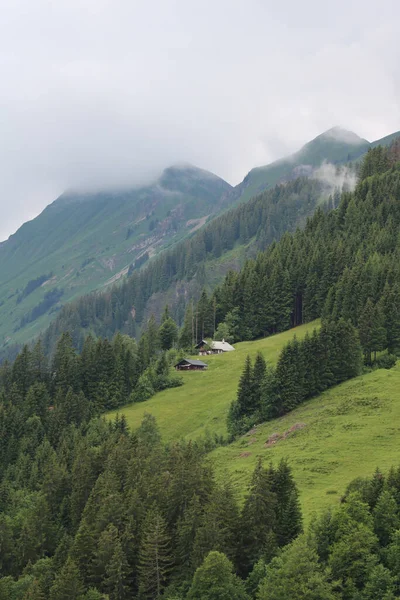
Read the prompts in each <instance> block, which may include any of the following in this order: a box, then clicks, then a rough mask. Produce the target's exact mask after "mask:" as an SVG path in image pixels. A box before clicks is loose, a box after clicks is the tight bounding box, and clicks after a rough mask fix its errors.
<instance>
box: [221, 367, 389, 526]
mask: <svg viewBox="0 0 400 600" xmlns="http://www.w3.org/2000/svg"><path fill="white" fill-rule="evenodd" d="M295 424H302V425H303V428H302V429H298V430H297V431H294V432H293V433H289V434H288V436H287V437H286V438H285V439H280V440H279V439H278V441H276V442H275V443H274V444H272V445H269V446H267V447H266V442H267V440H268V439H269V438H270V437H271V436H272V435H273V434H275V433H279V434H283V433H284V432H287V431H288V430H289V429H290V428H291V427H292V426H293V425H295ZM399 442H400V364H399V363H398V364H397V365H396V367H395V368H394V369H391V370H390V371H387V370H384V369H381V370H378V371H373V372H372V373H368V374H365V375H363V376H361V377H358V378H356V379H353V380H351V381H347V382H346V383H343V384H342V385H340V386H337V387H336V388H332V389H331V390H328V391H326V392H324V393H323V394H321V395H320V396H318V397H317V398H315V399H313V400H309V401H308V402H306V403H305V404H303V405H302V406H301V407H300V408H298V409H297V410H295V411H293V412H292V413H290V414H289V415H286V416H285V417H282V418H280V419H276V420H274V421H271V422H269V423H265V424H263V425H260V426H258V427H257V428H256V429H255V431H254V432H252V433H250V434H247V435H246V436H244V437H242V438H241V439H239V440H238V441H237V442H235V443H233V444H231V445H230V446H227V447H222V448H218V449H217V450H215V451H214V452H212V453H211V455H210V458H211V460H212V462H213V464H214V467H215V468H216V471H217V474H218V476H219V477H227V476H229V477H230V478H231V480H232V481H233V483H234V485H235V487H236V488H237V489H238V493H239V494H241V495H244V493H245V490H246V486H247V484H248V482H249V480H250V477H251V473H252V471H253V469H254V466H255V463H256V461H257V460H258V458H259V457H261V459H262V461H263V463H265V464H268V463H269V462H270V461H272V462H273V463H274V464H276V463H277V462H278V461H279V460H280V459H281V458H287V459H288V460H289V463H290V465H291V467H292V469H293V473H294V477H295V479H296V482H297V484H298V486H299V488H300V492H301V503H302V508H303V513H304V515H305V520H306V521H308V520H309V518H310V516H311V514H312V513H313V512H314V511H317V512H319V511H320V510H321V509H323V508H327V507H328V506H330V505H332V504H335V503H337V502H339V499H340V496H341V494H343V492H344V491H345V488H346V486H347V484H348V483H349V482H350V481H351V480H352V479H354V478H355V477H359V476H361V477H363V476H370V475H371V474H372V473H373V472H374V470H375V469H376V467H379V468H380V469H381V470H382V471H385V470H387V469H388V468H389V467H390V466H391V465H399V464H400V443H399Z"/></svg>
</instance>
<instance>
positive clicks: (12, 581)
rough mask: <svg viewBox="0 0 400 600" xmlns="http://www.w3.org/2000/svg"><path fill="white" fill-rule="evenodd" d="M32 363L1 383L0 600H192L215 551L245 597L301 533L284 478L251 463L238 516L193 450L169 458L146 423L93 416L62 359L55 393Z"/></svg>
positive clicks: (194, 446) (175, 448) (231, 498)
mask: <svg viewBox="0 0 400 600" xmlns="http://www.w3.org/2000/svg"><path fill="white" fill-rule="evenodd" d="M124 341H125V340H123V339H119V340H117V342H115V343H116V344H121V345H123V343H124ZM43 360H44V358H43V355H42V353H41V352H40V348H39V347H37V348H36V349H35V355H34V357H31V369H30V370H28V372H26V370H25V368H24V367H25V365H24V362H23V361H24V358H23V357H22V358H21V359H20V360H18V361H16V363H15V364H14V365H13V371H12V372H11V373H10V372H8V371H7V369H6V370H4V369H3V371H2V380H1V388H0V431H1V435H0V547H1V556H0V597H1V598H2V599H4V600H28V599H30V600H42V599H50V600H101V599H102V600H105V599H109V600H125V599H129V598H138V599H140V600H147V599H148V600H151V599H156V598H161V597H162V598H166V599H167V598H170V599H171V600H172V598H186V597H188V598H197V597H199V596H198V594H199V593H200V592H199V589H201V586H202V585H203V584H202V582H201V581H202V576H201V573H202V571H201V569H202V568H203V571H204V569H206V570H207V568H208V566H207V565H209V561H210V560H212V556H211V558H208V559H207V557H208V556H209V553H210V552H212V551H214V552H217V553H219V554H218V556H219V558H220V559H221V560H222V562H223V565H224V569H225V573H228V571H229V573H228V574H229V577H230V579H231V580H232V581H231V583H232V585H234V586H235V587H236V586H237V593H238V594H239V595H238V596H237V598H246V597H247V595H246V592H245V589H244V583H243V581H244V580H245V579H246V578H247V577H248V576H249V574H250V573H251V572H252V570H253V567H254V564H256V562H257V561H259V560H261V559H262V560H264V561H266V562H269V561H270V560H271V558H272V557H273V556H275V555H276V554H277V553H278V551H279V548H280V547H283V546H284V545H286V544H287V543H289V542H290V541H291V540H293V539H294V538H295V537H296V536H297V535H298V533H299V532H300V531H301V530H302V518H301V511H300V508H299V501H298V491H297V488H296V485H295V482H294V480H293V477H292V474H291V471H290V468H289V466H288V465H287V464H286V463H285V462H284V461H283V462H281V463H280V464H279V465H277V466H275V467H274V466H272V465H271V466H269V467H264V466H263V465H261V463H258V464H257V466H256V469H255V471H254V474H253V477H252V481H251V484H250V486H249V489H248V494H247V497H246V499H245V502H244V504H239V502H238V500H237V498H236V495H235V493H234V490H233V488H232V486H231V485H230V483H229V482H218V481H217V480H216V479H215V477H214V474H213V472H212V469H211V468H210V465H209V464H208V462H206V461H205V452H206V450H207V447H206V443H205V442H204V441H202V440H199V441H197V442H175V443H173V444H170V445H168V446H166V445H164V444H163V443H162V440H161V438H160V435H159V432H158V428H157V426H156V423H155V421H154V418H153V417H150V416H149V415H147V416H145V418H144V420H143V423H142V425H141V426H140V427H139V428H138V429H137V430H136V431H135V432H133V433H131V432H130V431H129V429H128V427H127V424H126V421H125V419H124V417H119V416H118V417H117V418H116V419H115V421H114V422H106V421H105V420H103V419H99V418H96V417H93V416H92V410H91V409H92V403H91V402H90V401H89V400H88V399H87V398H86V397H85V395H84V393H83V391H82V390H80V391H78V390H79V385H80V384H78V382H77V381H76V373H77V372H78V371H77V370H76V368H75V367H72V365H73V363H74V362H75V363H76V361H77V360H78V358H77V356H76V355H74V354H73V353H72V351H71V348H70V346H69V349H68V352H67V353H63V354H61V351H60V352H59V353H58V354H57V358H56V357H55V361H56V363H57V365H58V371H56V374H55V376H54V381H53V382H50V383H49V382H48V380H47V377H48V373H47V372H46V369H45V368H44V364H43ZM105 366H106V365H102V368H103V367H105ZM33 376H34V377H35V381H34V382H33V383H32V377H33ZM50 378H53V377H52V376H51V377H50ZM89 393H90V392H89ZM221 557H222V558H221ZM207 560H208V562H206V561H207ZM204 564H205V566H204ZM233 565H234V566H233ZM198 569H200V571H197V570H198ZM233 569H234V571H235V572H233ZM195 573H197V576H196V577H194V575H195ZM223 585H225V583H224V584H223ZM235 593H236V592H235Z"/></svg>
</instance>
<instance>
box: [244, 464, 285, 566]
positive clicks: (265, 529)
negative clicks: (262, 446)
mask: <svg viewBox="0 0 400 600" xmlns="http://www.w3.org/2000/svg"><path fill="white" fill-rule="evenodd" d="M273 483H274V482H273V478H272V476H271V473H270V472H269V471H267V470H266V469H264V468H263V466H262V464H261V460H259V461H258V463H257V465H256V468H255V470H254V473H253V477H252V480H251V484H250V488H249V493H248V495H247V498H246V500H245V504H244V507H243V510H242V514H241V520H240V532H241V540H240V546H239V557H238V562H239V567H240V571H241V572H242V573H243V574H245V575H248V573H249V572H250V571H251V569H252V567H253V566H254V564H255V563H256V562H257V561H258V560H259V559H260V558H265V559H266V560H267V561H268V560H270V559H271V558H272V556H274V554H275V553H276V548H277V546H276V538H275V530H276V508H277V506H276V504H277V500H276V494H275V493H274V492H273Z"/></svg>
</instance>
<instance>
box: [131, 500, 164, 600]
mask: <svg viewBox="0 0 400 600" xmlns="http://www.w3.org/2000/svg"><path fill="white" fill-rule="evenodd" d="M170 543H171V542H170V537H169V535H168V532H167V528H166V524H165V521H164V519H163V517H162V515H161V513H160V511H159V510H158V508H157V507H153V508H151V509H150V510H149V511H148V514H147V516H146V521H145V523H144V526H143V533H142V540H141V544H140V552H139V567H138V571H139V597H140V599H149V600H153V599H154V600H156V599H157V600H158V598H161V596H162V592H163V590H164V588H165V586H166V583H167V580H168V575H169V573H170V570H171V564H172V559H171V546H170Z"/></svg>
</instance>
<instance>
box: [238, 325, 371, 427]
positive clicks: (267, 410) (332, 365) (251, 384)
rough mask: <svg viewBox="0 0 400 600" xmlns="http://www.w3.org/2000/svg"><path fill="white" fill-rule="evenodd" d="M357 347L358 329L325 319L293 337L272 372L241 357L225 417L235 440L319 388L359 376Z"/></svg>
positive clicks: (260, 359) (261, 362)
mask: <svg viewBox="0 0 400 600" xmlns="http://www.w3.org/2000/svg"><path fill="white" fill-rule="evenodd" d="M361 367H362V349H361V344H360V340H359V335H358V331H357V330H356V328H355V327H354V326H353V325H352V324H351V323H350V322H349V321H345V320H344V319H339V321H337V322H334V321H326V322H323V323H322V326H321V328H320V330H319V331H317V330H316V329H314V331H313V333H312V334H311V335H309V334H308V333H307V334H306V336H305V337H304V339H303V340H298V339H297V338H296V337H294V338H293V340H292V341H289V342H288V343H287V344H286V346H285V347H284V348H283V349H282V351H281V353H280V355H279V359H278V363H277V365H276V368H273V367H271V366H267V364H266V362H265V359H264V357H263V356H262V354H261V353H258V355H257V357H256V359H255V361H254V365H253V364H252V362H251V359H250V356H247V359H246V362H245V366H244V369H243V372H242V375H241V377H240V381H239V386H238V391H237V397H236V400H234V401H233V402H232V404H231V406H230V409H229V414H228V417H227V424H228V431H229V433H230V434H231V435H232V436H237V435H239V434H242V433H244V432H245V431H247V430H248V429H250V428H251V427H252V426H253V425H255V424H256V423H261V422H263V421H267V420H269V419H274V418H276V417H280V416H282V415H284V414H286V413H288V412H290V411H291V410H293V409H295V408H296V407H297V406H298V405H299V404H301V403H302V402H304V401H305V400H308V399H309V398H312V397H314V396H317V395H318V394H320V393H321V392H323V391H324V390H326V389H328V388H330V387H332V386H335V385H337V384H339V383H342V382H343V381H346V380H347V379H351V378H352V377H356V376H357V375H359V374H360V372H361Z"/></svg>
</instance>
